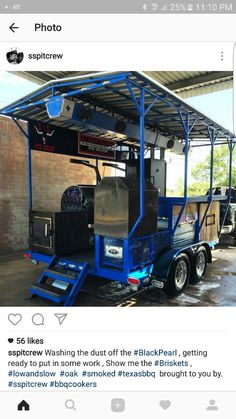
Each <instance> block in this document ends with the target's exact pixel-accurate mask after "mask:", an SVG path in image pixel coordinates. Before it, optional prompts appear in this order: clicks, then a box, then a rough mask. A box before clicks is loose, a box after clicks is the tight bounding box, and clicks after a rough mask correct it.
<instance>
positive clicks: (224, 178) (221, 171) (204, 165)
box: [192, 145, 236, 187]
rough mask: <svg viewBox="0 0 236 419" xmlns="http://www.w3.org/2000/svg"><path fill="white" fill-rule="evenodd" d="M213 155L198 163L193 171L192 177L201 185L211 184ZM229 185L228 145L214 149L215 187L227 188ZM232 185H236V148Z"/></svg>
mask: <svg viewBox="0 0 236 419" xmlns="http://www.w3.org/2000/svg"><path fill="white" fill-rule="evenodd" d="M210 162H211V155H210V154H209V155H208V156H207V158H206V159H205V160H204V161H203V162H201V163H198V164H197V165H196V166H195V167H194V169H193V170H192V177H193V178H194V179H195V180H196V181H197V182H200V183H202V182H203V183H205V182H207V184H208V186H209V182H210ZM228 184H229V148H228V146H227V145H223V146H217V147H215V148H214V170H213V186H214V187H216V186H227V185H228ZM232 185H236V148H235V149H234V151H233V162H232Z"/></svg>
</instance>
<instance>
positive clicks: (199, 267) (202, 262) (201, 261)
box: [196, 252, 206, 276]
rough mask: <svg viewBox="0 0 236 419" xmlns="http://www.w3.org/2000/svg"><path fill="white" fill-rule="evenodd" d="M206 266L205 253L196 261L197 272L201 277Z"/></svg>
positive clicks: (199, 254)
mask: <svg viewBox="0 0 236 419" xmlns="http://www.w3.org/2000/svg"><path fill="white" fill-rule="evenodd" d="M205 266H206V258H205V254H204V253H203V252H199V253H198V255H197V261H196V272H197V274H198V275H199V276H202V275H203V273H204V270H205Z"/></svg>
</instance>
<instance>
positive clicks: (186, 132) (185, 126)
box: [172, 111, 190, 240]
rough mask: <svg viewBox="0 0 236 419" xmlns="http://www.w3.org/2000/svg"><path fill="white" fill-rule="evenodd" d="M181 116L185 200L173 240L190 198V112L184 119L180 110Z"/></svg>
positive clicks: (174, 228) (174, 230)
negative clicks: (183, 144) (183, 145)
mask: <svg viewBox="0 0 236 419" xmlns="http://www.w3.org/2000/svg"><path fill="white" fill-rule="evenodd" d="M179 116H180V121H181V123H182V126H183V129H184V143H185V148H184V200H183V205H182V208H181V210H180V213H179V215H178V217H177V220H176V222H175V225H174V227H173V229H172V240H173V237H174V234H175V232H176V229H177V227H178V224H179V222H180V220H181V217H182V215H183V213H184V210H185V207H186V204H187V199H188V146H189V132H190V128H189V114H188V113H187V114H186V120H185V121H184V119H183V116H182V114H181V112H180V111H179Z"/></svg>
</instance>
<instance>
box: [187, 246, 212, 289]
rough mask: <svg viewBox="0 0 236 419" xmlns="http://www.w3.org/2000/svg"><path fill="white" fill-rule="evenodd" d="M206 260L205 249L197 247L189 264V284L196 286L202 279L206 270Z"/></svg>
mask: <svg viewBox="0 0 236 419" xmlns="http://www.w3.org/2000/svg"><path fill="white" fill-rule="evenodd" d="M207 259H208V257H207V251H206V248H205V247H204V246H201V247H199V249H198V250H197V253H196V254H195V255H194V257H193V260H192V263H191V265H192V266H191V275H190V283H191V284H196V283H197V282H199V281H200V280H201V279H202V278H203V276H204V274H205V272H206V268H207Z"/></svg>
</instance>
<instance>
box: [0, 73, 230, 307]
mask: <svg viewBox="0 0 236 419" xmlns="http://www.w3.org/2000/svg"><path fill="white" fill-rule="evenodd" d="M0 113H1V114H2V115H5V116H8V117H11V118H12V119H13V121H14V122H15V124H16V125H17V126H18V128H19V129H20V130H21V132H22V133H23V134H24V135H25V138H26V140H27V144H28V193H29V220H30V223H29V249H30V250H29V253H28V255H29V257H30V258H31V259H32V261H33V262H34V263H38V262H44V263H47V264H48V266H47V268H46V269H43V272H42V275H41V276H40V278H39V280H38V282H37V283H36V284H35V285H32V286H31V287H30V290H29V293H30V295H31V296H40V297H42V298H45V299H48V300H51V301H52V302H54V303H56V304H61V305H64V306H71V305H73V303H74V301H75V298H76V297H77V294H78V292H79V291H80V289H81V287H82V285H83V283H84V281H85V279H86V278H87V277H88V276H90V275H93V276H95V277H100V278H105V279H107V280H111V281H117V282H119V283H123V284H127V285H130V286H131V287H133V288H134V289H137V288H139V287H144V286H145V287H147V286H155V287H158V288H160V289H162V290H163V291H164V292H166V293H167V294H169V295H173V296H176V295H178V294H180V293H181V292H182V291H183V290H184V289H185V287H186V286H187V285H188V283H189V282H192V283H194V282H197V281H199V280H200V279H201V278H202V277H203V276H204V273H205V270H206V268H207V264H208V263H211V261H212V256H211V249H212V248H213V247H214V246H215V245H216V244H217V243H218V241H219V237H220V234H221V230H222V227H223V225H224V219H223V220H220V201H222V200H225V201H226V204H227V205H228V206H229V203H230V198H231V179H232V153H233V149H234V147H235V136H234V134H233V133H231V132H230V131H228V130H227V129H225V128H223V127H222V126H221V125H219V124H218V123H216V122H215V121H213V120H212V119H210V118H209V117H207V116H206V115H204V114H203V113H201V112H199V111H198V110H196V109H194V108H193V107H191V106H189V105H188V104H187V103H186V102H185V101H184V100H182V99H181V98H180V97H178V96H177V95H175V94H174V93H173V92H171V91H170V90H168V89H167V88H165V87H164V86H162V85H161V84H159V83H158V82H156V81H155V80H153V79H151V78H150V77H148V76H147V75H146V74H144V73H141V72H103V73H93V74H88V75H83V76H81V77H80V76H77V77H71V78H65V79H59V80H52V81H50V82H48V83H46V84H44V85H43V86H41V87H40V88H39V89H37V90H36V91H34V92H33V93H32V94H29V95H27V96H25V97H24V98H22V99H20V100H18V101H16V102H14V103H12V104H11V105H8V106H7V107H5V108H3V109H1V111H0ZM21 120H23V121H27V123H28V124H27V126H28V129H27V131H25V130H24V128H22V124H21V122H20V121H21ZM222 144H226V145H227V146H228V150H229V185H228V188H229V193H228V194H227V197H226V196H220V195H217V196H216V195H214V194H213V177H214V176H213V175H214V149H215V147H216V146H217V145H222ZM193 147H209V148H210V150H211V159H210V171H209V193H208V194H207V195H206V196H199V197H189V196H188V159H189V151H190V149H191V148H193ZM170 149H172V150H173V151H174V152H176V153H179V154H182V155H183V156H184V157H183V161H184V167H183V178H184V196H183V197H167V196H166V162H165V150H170ZM36 151H38V152H47V153H58V154H64V155H68V158H70V159H71V163H72V164H74V163H78V164H83V165H84V166H87V167H88V170H91V168H93V169H94V170H95V174H96V176H95V178H96V182H95V184H94V185H72V186H69V187H68V188H67V190H66V191H65V192H64V193H63V196H62V202H61V209H60V211H58V212H54V213H53V212H47V211H45V212H43V211H37V208H34V202H33V196H32V175H31V171H32V169H33V168H32V167H31V154H32V153H34V152H36ZM157 155H158V158H157ZM89 159H93V160H92V161H93V162H94V161H96V163H95V164H94V165H93V164H91V162H90V160H89ZM99 160H101V161H103V162H104V161H105V163H103V164H104V165H108V166H111V167H115V168H116V169H117V170H116V172H115V173H116V174H117V173H118V174H119V175H120V176H109V177H104V178H103V179H101V177H100V174H99V170H98V161H99ZM121 163H122V164H123V165H121ZM122 167H123V171H125V173H122V172H119V170H120V169H122ZM124 167H125V169H124ZM226 213H227V211H226Z"/></svg>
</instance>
